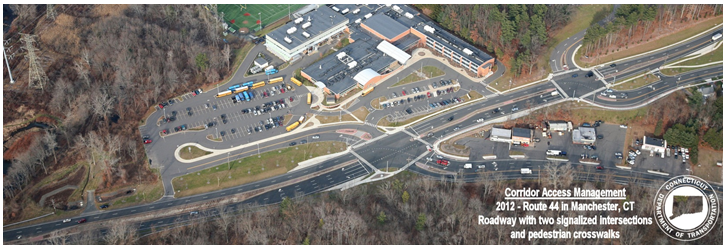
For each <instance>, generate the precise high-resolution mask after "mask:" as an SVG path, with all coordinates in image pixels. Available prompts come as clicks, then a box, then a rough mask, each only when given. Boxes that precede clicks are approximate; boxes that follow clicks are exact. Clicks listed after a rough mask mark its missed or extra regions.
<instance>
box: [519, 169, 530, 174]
mask: <svg viewBox="0 0 725 248" xmlns="http://www.w3.org/2000/svg"><path fill="white" fill-rule="evenodd" d="M521 174H531V169H529V168H521Z"/></svg>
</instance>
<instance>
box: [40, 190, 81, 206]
mask: <svg viewBox="0 0 725 248" xmlns="http://www.w3.org/2000/svg"><path fill="white" fill-rule="evenodd" d="M74 191H76V189H66V190H63V191H61V192H58V193H56V194H55V195H53V196H49V197H48V198H45V203H46V204H45V206H47V207H53V204H55V208H56V209H61V210H66V209H67V208H68V198H69V197H70V196H71V194H73V192H74Z"/></svg>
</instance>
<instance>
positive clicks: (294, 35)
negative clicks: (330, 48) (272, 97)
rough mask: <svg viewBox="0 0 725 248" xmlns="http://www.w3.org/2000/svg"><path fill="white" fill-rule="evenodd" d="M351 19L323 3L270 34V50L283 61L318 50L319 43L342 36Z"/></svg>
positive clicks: (268, 47) (268, 41)
mask: <svg viewBox="0 0 725 248" xmlns="http://www.w3.org/2000/svg"><path fill="white" fill-rule="evenodd" d="M348 22H349V20H348V18H345V17H344V16H343V15H342V14H340V13H337V12H335V11H333V10H332V9H330V8H328V7H326V6H321V7H319V8H317V9H316V10H313V11H310V12H307V13H306V14H305V15H303V16H302V17H299V18H297V19H295V20H293V21H291V22H288V23H287V24H285V25H284V26H282V27H279V28H277V29H275V30H273V31H272V32H269V33H268V34H267V38H266V40H267V42H266V43H265V46H266V47H267V50H269V51H270V52H272V53H273V54H274V55H275V56H277V57H279V58H281V59H282V60H284V61H288V60H290V59H292V58H293V57H294V56H299V55H303V54H307V53H309V52H312V51H316V50H317V48H318V47H319V44H320V43H324V42H325V41H327V39H329V38H330V37H333V36H335V35H340V34H342V33H343V31H344V30H345V29H347V24H348Z"/></svg>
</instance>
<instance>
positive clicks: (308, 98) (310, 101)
mask: <svg viewBox="0 0 725 248" xmlns="http://www.w3.org/2000/svg"><path fill="white" fill-rule="evenodd" d="M307 104H312V93H307Z"/></svg>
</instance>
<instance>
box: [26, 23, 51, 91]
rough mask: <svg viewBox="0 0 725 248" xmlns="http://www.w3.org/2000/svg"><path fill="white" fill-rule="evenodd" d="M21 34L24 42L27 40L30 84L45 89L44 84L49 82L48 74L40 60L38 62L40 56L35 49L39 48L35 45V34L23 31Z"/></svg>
mask: <svg viewBox="0 0 725 248" xmlns="http://www.w3.org/2000/svg"><path fill="white" fill-rule="evenodd" d="M20 35H21V39H22V40H23V42H25V50H26V51H28V55H27V58H28V68H29V69H30V78H29V81H28V86H32V87H35V88H39V89H40V90H43V85H44V84H46V83H48V76H47V75H45V71H43V68H41V67H40V62H38V56H37V55H36V54H35V51H36V50H37V49H35V47H34V46H33V42H35V41H34V38H35V35H29V34H23V33H21V34H20Z"/></svg>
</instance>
